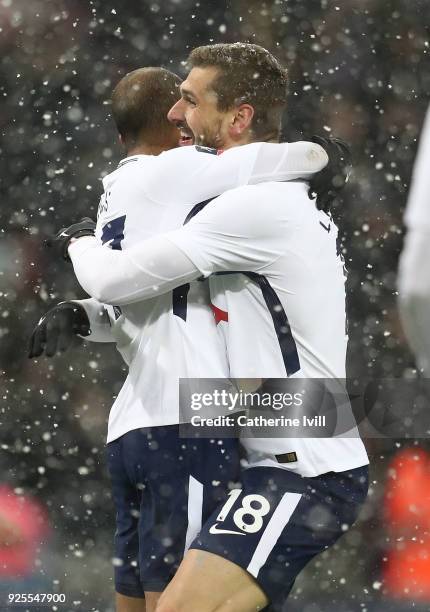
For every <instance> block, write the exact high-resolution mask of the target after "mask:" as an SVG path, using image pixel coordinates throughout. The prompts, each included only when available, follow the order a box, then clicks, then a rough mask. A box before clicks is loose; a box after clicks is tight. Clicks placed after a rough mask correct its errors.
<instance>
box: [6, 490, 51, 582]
mask: <svg viewBox="0 0 430 612" xmlns="http://www.w3.org/2000/svg"><path fill="white" fill-rule="evenodd" d="M47 534H48V520H47V514H46V511H45V510H44V508H43V507H42V506H41V505H40V504H39V503H38V502H37V501H36V500H34V499H30V498H29V497H25V496H21V495H17V494H16V493H15V492H14V491H13V489H11V488H10V487H7V486H4V485H3V486H0V580H1V579H4V578H19V577H24V576H28V575H30V574H31V573H32V572H33V571H34V561H35V559H36V556H37V552H38V548H39V547H40V545H41V544H42V543H43V541H44V539H45V537H46V536H47Z"/></svg>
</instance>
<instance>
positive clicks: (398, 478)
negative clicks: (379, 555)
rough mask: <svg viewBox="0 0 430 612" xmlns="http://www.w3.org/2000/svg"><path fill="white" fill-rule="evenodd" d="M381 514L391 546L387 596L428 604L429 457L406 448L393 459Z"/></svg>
mask: <svg viewBox="0 0 430 612" xmlns="http://www.w3.org/2000/svg"><path fill="white" fill-rule="evenodd" d="M384 511H385V518H386V520H387V522H388V525H387V526H388V530H389V535H390V540H391V542H392V545H391V548H390V550H389V551H388V554H387V562H386V563H385V564H384V571H383V578H384V583H385V587H386V591H387V593H388V594H389V595H390V596H391V597H394V598H397V599H409V600H424V601H430V453H428V452H427V451H425V450H423V449H418V448H408V449H404V450H402V451H401V452H399V453H398V454H397V455H396V456H395V457H394V459H393V460H392V462H391V464H390V470H389V474H388V481H387V488H386V495H385V502H384Z"/></svg>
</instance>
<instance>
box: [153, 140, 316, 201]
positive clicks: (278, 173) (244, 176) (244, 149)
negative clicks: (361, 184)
mask: <svg viewBox="0 0 430 612" xmlns="http://www.w3.org/2000/svg"><path fill="white" fill-rule="evenodd" d="M213 153H215V151H214V150H213V149H206V148H204V147H182V148H178V149H172V150H171V151H166V152H165V153H162V154H161V155H159V156H158V157H157V158H156V159H155V160H154V162H153V169H152V172H151V176H149V177H148V178H147V182H146V185H145V191H146V193H147V195H148V197H150V198H151V199H152V200H155V201H157V202H160V203H164V204H167V203H175V202H176V201H177V200H178V194H180V199H181V201H187V202H189V203H198V202H202V201H204V200H207V199H209V198H214V197H216V196H218V195H220V194H222V193H224V192H225V191H227V190H229V189H233V188H235V187H239V186H241V185H246V184H257V183H263V182H266V181H291V180H295V179H303V180H307V179H309V178H311V177H312V176H313V175H314V174H315V173H317V172H319V171H320V170H322V169H323V168H324V167H325V166H326V165H327V162H328V155H327V153H326V151H325V150H324V148H323V147H322V146H320V145H319V144H317V143H314V142H307V141H301V142H294V143H282V144H274V143H267V142H257V143H251V144H248V145H243V146H240V147H233V148H232V149H228V150H227V151H225V152H224V153H223V154H222V155H216V154H213Z"/></svg>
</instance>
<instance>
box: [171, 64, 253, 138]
mask: <svg viewBox="0 0 430 612" xmlns="http://www.w3.org/2000/svg"><path fill="white" fill-rule="evenodd" d="M218 74H219V69H218V68H214V67H212V66H209V67H204V68H203V67H202V68H200V67H198V68H193V69H192V70H191V72H190V73H189V75H188V77H187V78H186V80H185V81H184V82H183V83H182V85H181V86H180V92H181V98H180V99H179V100H178V102H176V104H174V106H173V107H172V108H171V109H170V111H169V113H168V115H167V117H168V119H169V121H171V122H172V123H174V124H175V125H176V126H177V127H178V128H179V129H180V131H181V139H180V143H179V144H180V146H185V145H191V144H197V145H204V146H206V147H213V148H215V149H219V148H229V147H231V146H233V145H234V144H240V143H239V142H236V141H235V140H236V138H235V137H236V136H243V129H242V128H243V126H242V125H241V124H240V121H239V119H238V115H240V113H241V112H242V113H243V111H245V113H247V114H248V115H249V114H250V118H251V119H252V109H251V107H249V105H240V106H238V107H234V108H232V109H229V110H226V111H220V110H218V97H217V94H216V93H215V91H214V90H213V88H212V84H213V81H214V80H215V79H216V77H217V76H218ZM242 107H246V109H244V108H242ZM249 109H251V112H250V111H249ZM238 128H240V134H237V133H236V132H237V130H238Z"/></svg>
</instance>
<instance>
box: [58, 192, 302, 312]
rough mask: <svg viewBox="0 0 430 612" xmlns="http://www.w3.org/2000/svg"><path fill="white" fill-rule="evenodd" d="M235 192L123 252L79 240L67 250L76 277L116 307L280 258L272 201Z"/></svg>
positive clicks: (280, 228) (281, 231)
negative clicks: (199, 280)
mask: <svg viewBox="0 0 430 612" xmlns="http://www.w3.org/2000/svg"><path fill="white" fill-rule="evenodd" d="M297 188H299V187H298V186H297ZM238 191H239V190H233V191H231V192H228V193H225V194H224V195H222V196H220V197H219V198H217V199H216V200H215V201H214V202H211V204H209V205H208V206H207V207H206V208H205V209H204V210H203V211H201V212H200V213H199V214H198V215H197V216H196V217H194V218H193V219H192V220H191V221H190V223H188V224H187V225H184V226H183V227H181V228H179V229H177V230H175V231H173V232H169V233H167V234H161V235H159V236H155V237H153V238H150V239H148V240H144V241H142V242H141V243H139V244H137V245H135V246H133V247H130V248H129V249H126V250H124V251H119V250H113V249H109V248H106V247H104V246H101V245H100V243H99V242H98V241H97V240H96V238H94V237H88V236H86V237H84V238H79V239H78V240H76V241H75V242H72V244H71V245H70V246H69V250H68V252H69V256H70V259H71V260H72V263H73V267H74V271H75V275H76V278H77V280H78V281H79V283H80V285H81V286H82V288H83V289H84V290H85V291H87V293H89V294H90V295H92V296H93V297H95V298H97V299H98V300H99V301H101V302H104V303H106V304H117V305H119V306H121V305H124V304H132V303H134V302H138V301H141V300H145V299H148V298H151V297H154V296H156V295H159V294H162V293H166V292H168V291H171V290H172V289H174V288H175V287H178V286H179V285H183V284H184V283H187V282H190V281H192V280H195V279H197V278H199V277H200V276H202V274H203V275H204V276H209V275H210V274H212V273H213V272H228V271H231V272H232V271H238V270H241V271H243V270H258V269H260V268H261V267H264V266H265V265H267V264H268V263H269V262H270V261H273V260H274V259H276V258H277V257H278V256H279V252H278V250H277V248H278V247H277V246H276V245H277V244H278V243H279V242H280V243H282V244H283V243H284V241H285V238H286V236H287V232H288V225H285V223H283V222H278V221H279V220H278V218H277V216H276V214H275V213H274V211H273V210H272V209H271V207H272V206H273V204H272V203H271V202H266V203H265V205H264V206H263V205H262V198H264V193H262V192H261V191H260V188H259V187H242V188H241V189H240V194H238V193H237V192H238ZM275 206H276V203H275ZM281 208H283V206H281ZM278 235H279V236H280V240H278Z"/></svg>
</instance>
